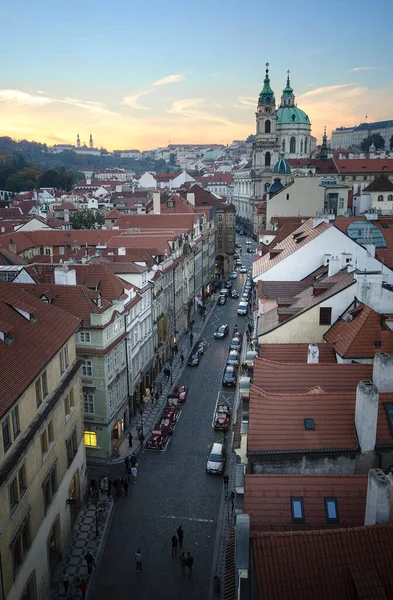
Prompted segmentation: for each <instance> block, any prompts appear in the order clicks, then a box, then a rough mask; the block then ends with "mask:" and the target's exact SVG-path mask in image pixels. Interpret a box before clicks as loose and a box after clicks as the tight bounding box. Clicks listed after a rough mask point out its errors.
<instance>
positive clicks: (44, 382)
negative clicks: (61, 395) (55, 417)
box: [41, 371, 48, 398]
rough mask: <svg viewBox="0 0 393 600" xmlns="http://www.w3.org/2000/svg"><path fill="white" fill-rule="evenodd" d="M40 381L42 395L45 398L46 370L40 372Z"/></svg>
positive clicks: (46, 392) (46, 389)
mask: <svg viewBox="0 0 393 600" xmlns="http://www.w3.org/2000/svg"><path fill="white" fill-rule="evenodd" d="M41 383H42V395H43V397H44V398H46V397H47V395H48V375H47V374H46V371H44V372H43V373H42V377H41Z"/></svg>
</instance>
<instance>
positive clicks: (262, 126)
mask: <svg viewBox="0 0 393 600" xmlns="http://www.w3.org/2000/svg"><path fill="white" fill-rule="evenodd" d="M278 153H279V143H278V139H277V133H276V100H275V97H274V92H273V90H272V88H271V87H270V78H269V63H266V74H265V79H264V82H263V89H262V91H261V93H260V94H259V98H258V107H257V112H256V136H255V141H254V144H253V149H252V171H251V177H252V179H253V186H252V187H253V192H254V193H253V196H254V199H255V200H256V201H261V200H262V198H263V194H264V193H265V192H266V191H267V189H268V187H269V186H270V184H271V181H272V165H274V164H275V163H276V162H277V160H278Z"/></svg>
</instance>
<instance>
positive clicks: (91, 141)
mask: <svg viewBox="0 0 393 600" xmlns="http://www.w3.org/2000/svg"><path fill="white" fill-rule="evenodd" d="M89 148H94V145H93V136H92V135H91V134H90V140H89Z"/></svg>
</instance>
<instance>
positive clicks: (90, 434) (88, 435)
mask: <svg viewBox="0 0 393 600" xmlns="http://www.w3.org/2000/svg"><path fill="white" fill-rule="evenodd" d="M84 438H85V446H92V447H96V446H97V434H96V433H95V431H85V433H84Z"/></svg>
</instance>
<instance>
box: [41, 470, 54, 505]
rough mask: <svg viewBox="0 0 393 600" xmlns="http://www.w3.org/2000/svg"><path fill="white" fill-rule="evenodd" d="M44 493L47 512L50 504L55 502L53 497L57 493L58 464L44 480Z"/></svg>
mask: <svg viewBox="0 0 393 600" xmlns="http://www.w3.org/2000/svg"><path fill="white" fill-rule="evenodd" d="M42 491H43V496H44V508H45V512H46V510H47V508H48V506H49V505H50V504H52V502H53V497H54V495H55V494H56V492H57V473H56V463H55V464H54V465H52V467H51V469H50V471H49V473H48V474H47V476H46V477H45V479H44V482H43V484H42Z"/></svg>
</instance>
